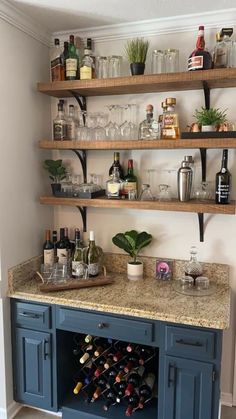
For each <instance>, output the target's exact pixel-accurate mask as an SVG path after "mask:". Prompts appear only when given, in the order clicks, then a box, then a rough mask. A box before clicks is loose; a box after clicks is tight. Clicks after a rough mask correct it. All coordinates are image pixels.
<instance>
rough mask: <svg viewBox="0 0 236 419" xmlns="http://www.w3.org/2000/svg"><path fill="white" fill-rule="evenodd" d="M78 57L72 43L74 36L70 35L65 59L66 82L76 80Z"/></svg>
mask: <svg viewBox="0 0 236 419" xmlns="http://www.w3.org/2000/svg"><path fill="white" fill-rule="evenodd" d="M78 62H79V59H78V56H77V53H76V47H75V42H74V35H70V43H69V48H68V57H67V58H66V80H76V76H77V68H78Z"/></svg>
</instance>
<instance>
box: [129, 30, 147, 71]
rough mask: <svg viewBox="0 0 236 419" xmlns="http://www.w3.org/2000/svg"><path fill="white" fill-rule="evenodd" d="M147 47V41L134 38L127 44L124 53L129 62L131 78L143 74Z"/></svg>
mask: <svg viewBox="0 0 236 419" xmlns="http://www.w3.org/2000/svg"><path fill="white" fill-rule="evenodd" d="M148 47H149V41H145V40H144V39H143V38H135V39H131V41H128V42H127V44H126V47H125V51H126V55H127V57H128V60H129V62H130V70H131V74H132V76H135V75H137V74H144V70H145V61H146V57H147V51H148Z"/></svg>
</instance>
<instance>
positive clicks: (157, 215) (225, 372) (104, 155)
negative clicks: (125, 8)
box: [53, 28, 236, 395]
mask: <svg viewBox="0 0 236 419" xmlns="http://www.w3.org/2000/svg"><path fill="white" fill-rule="evenodd" d="M196 32H197V31H194V32H186V33H177V34H176V33H175V34H170V35H165V36H159V37H150V38H149V39H150V42H151V46H150V50H152V49H154V48H155V49H162V48H163V49H164V48H168V47H171V48H180V50H181V55H180V60H181V69H182V70H184V69H186V64H185V63H186V59H187V57H188V55H189V53H190V52H191V51H192V49H193V48H194V46H195V43H196ZM140 33H141V28H140ZM214 33H215V31H214V30H212V31H211V33H210V34H209V33H208V34H207V36H206V40H207V45H209V46H210V45H212V46H213V45H214ZM91 36H92V34H91ZM124 42H125V41H124V40H119V41H114V40H113V41H112V42H108V41H107V42H105V41H104V42H99V43H98V44H97V45H96V47H95V52H96V54H98V55H100V54H101V55H109V54H112V53H113V54H121V55H124ZM149 63H150V60H149ZM149 63H148V64H147V71H148V70H149V68H150V65H149ZM124 69H126V70H127V69H128V65H127V63H126V64H125V65H124ZM166 97H176V98H177V104H178V112H179V115H180V120H181V127H182V129H183V130H184V129H185V128H186V125H187V124H189V123H191V122H192V120H193V119H192V115H193V113H194V110H195V109H196V108H199V107H200V106H202V105H203V104H204V96H203V92H202V91H194V92H192V91H190V92H187V91H186V92H169V93H155V94H143V95H126V96H107V97H100V98H89V99H88V111H95V110H96V111H98V110H100V111H104V110H105V109H106V105H108V104H113V103H121V104H125V103H137V104H138V105H139V108H140V112H139V121H141V120H142V119H144V117H145V106H146V105H147V104H148V103H152V104H153V105H154V108H155V116H157V114H159V113H160V111H161V107H160V104H161V102H162V101H163V100H164V99H165V98H166ZM235 98H236V89H235V88H234V89H233V88H230V89H225V90H222V89H218V90H215V91H213V92H212V95H211V104H212V106H215V107H220V108H223V109H224V108H227V109H228V111H227V113H228V116H229V119H230V120H232V121H234V122H236V119H235ZM56 102H57V101H56V100H53V105H56ZM72 102H73V100H72ZM73 103H75V104H76V102H73ZM55 110H56V106H53V116H54V114H55ZM187 154H193V155H194V159H195V161H196V165H197V176H198V178H199V179H200V156H199V152H198V150H176V151H174V150H169V151H133V152H122V151H121V161H122V163H123V164H124V166H125V167H126V166H127V158H128V157H129V156H131V157H132V158H133V159H134V165H135V171H136V173H137V174H138V176H139V179H140V183H141V181H142V182H144V181H147V170H148V169H152V168H158V169H159V168H164V167H166V168H173V167H175V168H176V167H179V166H180V163H181V160H182V159H183V156H184V155H187ZM55 155H56V156H58V155H61V157H62V158H63V159H64V161H65V162H66V163H67V164H68V165H71V167H72V171H73V172H74V173H79V172H81V170H80V165H79V161H78V159H77V158H76V157H73V154H72V153H71V152H63V153H61V154H59V153H56V154H55ZM221 155H222V151H221V150H219V151H216V150H209V151H208V163H207V167H208V175H207V178H208V180H211V181H214V178H215V173H216V172H217V171H218V170H219V169H220V164H221ZM112 161H113V152H111V151H90V152H89V153H88V173H91V172H93V173H99V174H101V175H102V176H103V179H104V181H105V180H106V179H107V174H108V169H109V167H110V165H111V163H112ZM235 163H236V151H234V150H230V152H229V168H230V171H231V173H232V176H233V193H232V197H234V198H235V197H236V192H235V185H236V164H235ZM159 183H160V180H158V178H157V179H156V182H155V185H154V187H155V189H157V185H158V184H159ZM62 225H68V226H69V227H70V228H71V233H72V230H73V228H74V227H77V226H79V227H80V226H81V219H80V215H79V212H78V210H77V209H76V208H74V209H71V208H70V207H58V208H56V209H55V227H57V228H58V227H59V226H62ZM131 228H134V229H138V230H141V229H144V230H146V231H149V232H152V234H153V236H154V241H153V244H152V246H151V247H148V248H147V249H146V250H145V254H146V255H150V256H159V257H170V258H180V259H187V258H188V254H189V248H190V246H191V245H193V244H195V245H197V247H198V249H199V259H200V260H202V261H208V262H219V263H227V264H229V265H230V266H231V267H232V269H231V280H232V283H233V285H234V286H235V288H236V259H235V233H236V217H234V216H223V215H214V216H209V215H208V216H207V215H206V224H205V242H204V243H200V242H199V231H198V221H197V215H196V214H190V213H173V212H155V211H135V210H115V209H101V208H100V209H91V208H89V209H88V229H94V230H95V232H96V236H97V242H98V243H99V244H100V245H101V246H102V247H103V249H104V250H106V251H114V252H117V251H118V249H117V248H115V247H114V246H113V245H112V242H111V238H112V236H113V235H114V234H116V233H117V232H119V231H125V230H126V229H131ZM212 298H213V297H212ZM233 316H234V314H233V309H232V318H233ZM234 340H235V323H234V322H233V321H232V326H231V328H230V329H229V330H228V331H226V332H225V333H224V345H223V346H224V350H223V358H222V359H223V364H222V391H223V392H224V393H227V394H229V393H230V394H231V395H232V385H233V366H234Z"/></svg>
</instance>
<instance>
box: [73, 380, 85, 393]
mask: <svg viewBox="0 0 236 419" xmlns="http://www.w3.org/2000/svg"><path fill="white" fill-rule="evenodd" d="M82 387H83V383H82V381H78V382H77V384H76V386H75V387H74V390H73V393H74V394H79V392H80V390H81V389H82Z"/></svg>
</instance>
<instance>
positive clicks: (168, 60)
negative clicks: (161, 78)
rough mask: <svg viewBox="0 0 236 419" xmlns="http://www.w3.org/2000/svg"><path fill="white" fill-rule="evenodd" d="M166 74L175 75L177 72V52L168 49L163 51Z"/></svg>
mask: <svg viewBox="0 0 236 419" xmlns="http://www.w3.org/2000/svg"><path fill="white" fill-rule="evenodd" d="M165 67H166V73H176V72H178V71H179V50H178V49H173V48H169V49H167V50H165Z"/></svg>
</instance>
